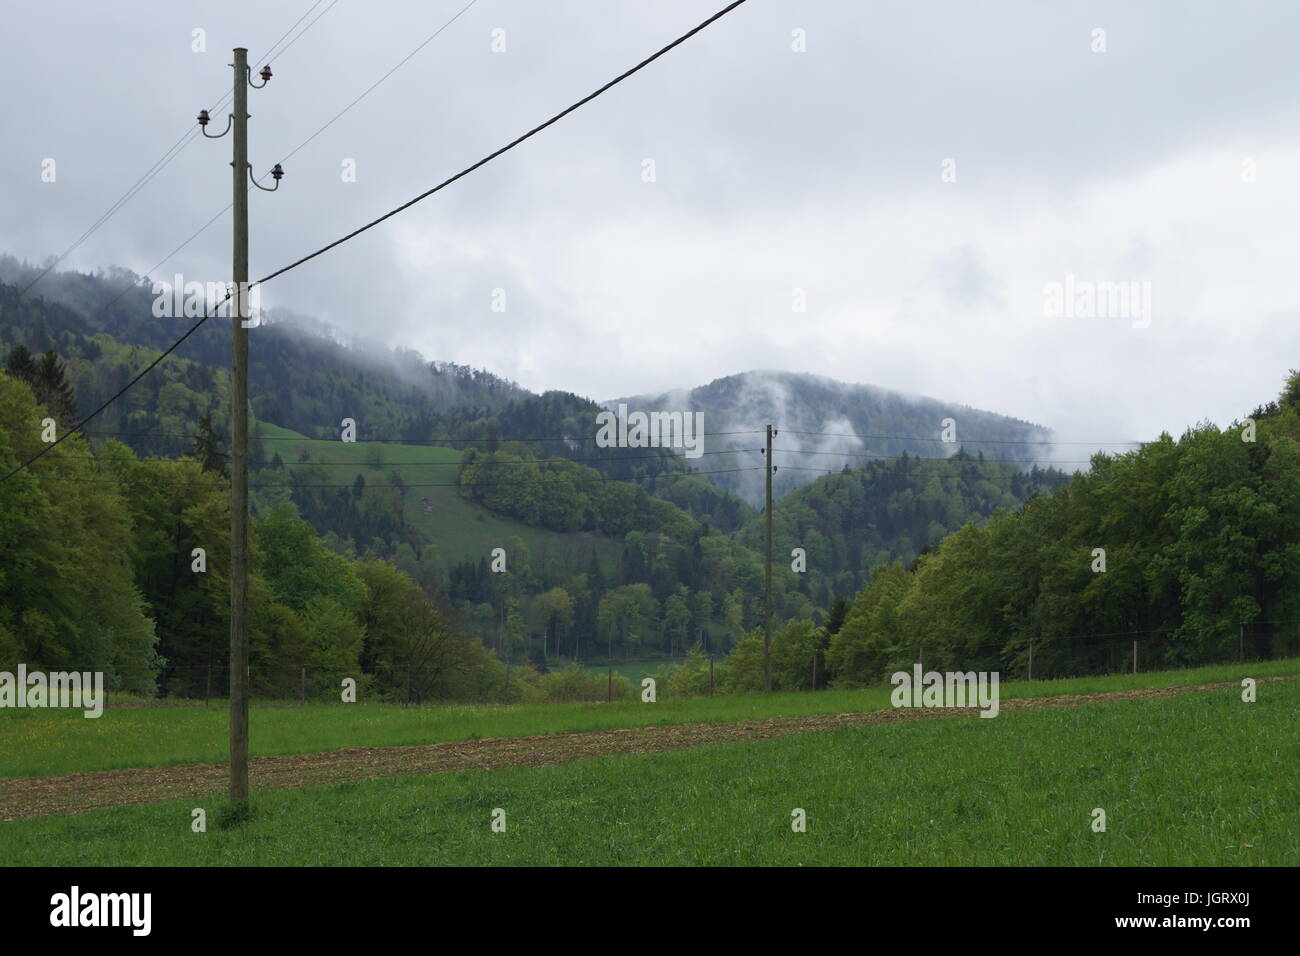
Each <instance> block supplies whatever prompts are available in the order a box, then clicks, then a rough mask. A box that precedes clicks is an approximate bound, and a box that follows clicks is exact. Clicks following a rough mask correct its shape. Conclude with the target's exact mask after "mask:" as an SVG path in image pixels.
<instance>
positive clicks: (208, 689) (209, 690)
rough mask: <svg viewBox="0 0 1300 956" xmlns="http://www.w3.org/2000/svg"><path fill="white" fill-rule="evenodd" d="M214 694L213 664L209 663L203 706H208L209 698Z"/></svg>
mask: <svg viewBox="0 0 1300 956" xmlns="http://www.w3.org/2000/svg"><path fill="white" fill-rule="evenodd" d="M211 696H212V665H211V664H209V665H208V683H207V686H206V687H205V688H204V690H203V706H204V707H206V706H208V698H209V697H211Z"/></svg>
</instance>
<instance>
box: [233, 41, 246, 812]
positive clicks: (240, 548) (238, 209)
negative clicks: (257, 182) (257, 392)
mask: <svg viewBox="0 0 1300 956" xmlns="http://www.w3.org/2000/svg"><path fill="white" fill-rule="evenodd" d="M234 110H235V112H234V114H233V116H232V119H231V123H232V129H233V130H234V134H235V142H234V161H233V162H232V163H231V165H232V166H233V167H234V176H233V182H234V187H235V204H234V213H235V245H234V277H233V278H234V283H235V298H234V303H233V305H232V308H231V310H230V329H231V333H232V337H231V343H232V344H231V356H230V359H231V361H230V369H231V376H230V417H231V423H230V492H231V501H230V802H231V803H235V804H240V803H247V802H248V641H247V639H246V638H247V635H246V629H245V620H244V617H245V615H246V614H247V612H248V329H247V327H245V325H244V317H245V316H247V314H248V302H247V299H246V296H247V295H248V187H247V186H245V185H244V177H245V176H246V175H247V173H245V170H246V169H247V168H248V50H246V49H245V48H244V47H242V46H241V47H236V48H235V104H234Z"/></svg>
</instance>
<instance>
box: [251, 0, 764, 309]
mask: <svg viewBox="0 0 1300 956" xmlns="http://www.w3.org/2000/svg"><path fill="white" fill-rule="evenodd" d="M746 2H747V0H733V2H732V3H730V4H728V5H727V6H725V7H723V8H722V9H721V10H719V11H718V12H717V13H715V14H713V16H711V17H709V18H708V19H707V20H704V21H703V22H702V23H700V24H699V25H697V26H695V27H693V28H692V29H690V30H688V31H687V32H686V33H683V34H682V35H681V36H679V37H678V38H677V39H676V40H673V41H672V42H671V43H669V44H668V45H667V46H665V47H663V48H662V49H660V50H659V51H658V52H656V53H652V54H651V55H650V56H648V57H646V58H645V59H644V60H642V61H641V62H640V63H638V64H637V65H636V66H634V67H632V68H631V69H629V70H626V71H624V72H623V73H620V74H619V75H618V76H616V77H614V79H612V80H610V81H609V82H608V83H606V84H605V85H604V86H602V87H600V88H599V89H597V90H595V91H593V92H591V93H588V94H587V95H586V96H584V97H583V98H582V99H580V100H578V101H577V102H576V103H574V104H573V105H571V106H567V107H565V108H564V109H562V110H561V111H560V112H558V113H556V114H555V115H554V116H552V117H551V118H550V119H548V120H546V121H545V122H543V123H540V124H538V125H537V126H534V127H533V128H532V129H530V130H529V131H528V132H526V133H524V134H523V135H522V136H519V137H517V138H516V139H513V140H511V141H510V142H509V143H506V145H504V146H502V147H501V148H500V149H498V150H495V151H494V152H491V153H489V154H488V155H487V156H484V157H483V158H482V159H480V160H479V161H478V162H476V163H474V164H472V165H470V166H466V167H465V168H464V169H462V170H461V171H460V172H458V173H456V174H455V175H453V176H450V177H448V178H447V179H444V180H443V181H442V182H440V183H439V184H438V185H436V186H434V187H433V188H432V189H427V190H425V191H424V192H422V193H420V194H419V195H418V196H416V197H415V198H413V199H410V200H408V201H407V202H404V203H402V204H401V205H400V206H398V207H396V208H395V209H391V210H389V211H388V212H386V213H384V214H383V215H382V216H379V217H378V218H376V219H372V220H371V221H370V222H368V223H366V224H365V225H364V226H361V227H360V228H358V229H354V230H352V231H351V232H349V233H348V234H347V235H345V236H342V237H340V238H338V239H335V240H334V241H333V242H330V243H327V244H326V245H324V246H321V247H320V248H319V249H317V250H316V251H315V252H311V253H308V254H307V255H305V256H303V257H302V258H301V259H297V260H295V261H293V262H291V263H289V264H288V265H287V266H283V267H281V268H279V269H276V270H275V271H274V272H272V273H270V274H268V275H266V276H263V277H262V278H261V279H258V280H257V281H256V282H254V283H252V285H254V286H256V285H261V284H262V283H263V282H269V281H271V280H272V279H274V278H276V277H277V276H281V275H284V274H285V273H286V272H289V271H290V270H292V269H296V268H298V267H299V266H301V265H303V264H305V263H307V262H310V261H311V260H312V259H315V258H316V257H317V256H321V255H324V254H325V253H326V252H329V251H330V250H331V249H333V248H335V247H337V246H341V245H342V244H343V243H345V242H347V241H348V240H350V239H354V238H356V237H357V236H359V235H361V234H362V233H363V232H366V231H367V230H369V229H373V228H374V227H375V226H377V225H379V224H380V223H381V222H384V221H385V220H387V219H391V218H392V217H393V216H396V215H397V214H398V213H399V212H404V211H405V210H407V209H410V208H411V207H412V206H414V205H415V204H416V203H418V202H421V201H423V200H425V199H428V198H429V197H430V196H432V195H433V194H434V193H436V192H439V191H440V190H442V189H445V188H446V187H448V186H450V185H451V184H452V183H454V182H456V180H458V179H462V178H464V177H465V176H468V175H469V174H470V173H472V172H474V171H475V170H476V169H478V168H480V167H481V166H485V165H487V164H488V163H490V162H492V160H494V159H496V158H497V157H498V156H501V155H503V154H505V153H508V152H509V151H510V150H512V149H514V148H515V147H516V146H518V145H519V144H520V143H523V142H525V141H526V140H529V139H531V138H532V137H534V136H536V135H537V134H538V133H540V132H541V131H542V130H544V129H546V128H547V127H548V126H552V125H554V124H555V123H558V122H559V121H560V120H562V119H563V118H564V117H566V116H568V115H569V114H570V113H572V112H573V111H574V110H577V109H579V108H581V107H583V106H585V105H586V104H587V103H590V102H591V101H592V100H594V99H595V98H596V97H598V96H600V95H601V94H602V93H605V92H606V91H608V90H610V89H612V88H613V87H615V86H617V85H618V84H619V83H622V82H623V81H624V80H626V79H627V78H628V77H630V76H632V75H633V74H636V73H639V72H640V71H641V70H643V69H645V68H646V67H647V66H649V65H650V64H651V63H653V62H654V61H655V60H657V59H659V58H660V57H661V56H663V55H664V54H665V53H667V52H668V51H670V50H672V49H674V48H675V47H678V46H680V45H681V44H683V43H685V42H686V41H687V40H689V39H690V38H691V37H693V36H695V34H697V33H699V32H700V31H701V30H703V29H705V28H706V27H708V26H709V25H710V24H712V23H714V22H715V21H717V20H719V19H721V18H722V17H724V16H726V15H727V14H728V13H730V12H731V11H732V10H734V9H736V7H738V6H740V5H741V4H743V3H746Z"/></svg>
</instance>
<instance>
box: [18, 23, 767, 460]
mask: <svg viewBox="0 0 1300 956" xmlns="http://www.w3.org/2000/svg"><path fill="white" fill-rule="evenodd" d="M746 2H747V0H733V2H732V3H730V4H728V5H727V6H726V7H724V8H722V9H721V10H720V11H718V12H717V13H715V14H713V15H712V16H711V17H709V18H708V19H706V20H704V21H703V22H701V23H700V24H698V25H697V26H695V27H693V28H692V29H690V30H688V31H687V32H686V33H684V34H682V35H681V36H680V37H678V38H677V39H675V40H673V41H672V42H671V43H669V44H667V45H666V46H664V47H662V48H661V49H660V50H659V51H658V52H656V53H652V54H651V55H650V56H648V57H646V58H645V59H644V60H642V61H641V62H640V63H638V64H636V65H635V66H633V67H632V68H631V69H629V70H626V71H624V72H623V73H621V74H619V75H618V76H616V77H615V78H614V79H612V80H610V81H609V82H608V83H606V84H604V85H603V86H601V87H600V88H599V89H597V90H595V91H594V92H592V93H589V94H587V95H586V96H584V97H583V98H582V99H580V100H578V101H577V102H576V103H574V104H572V105H571V106H568V107H565V108H564V109H563V110H561V111H560V112H558V113H556V114H555V115H554V116H552V117H551V118H550V119H548V120H546V121H544V122H542V123H540V124H539V125H537V126H535V127H533V128H532V129H531V130H529V131H528V132H526V133H524V134H523V135H522V136H519V137H517V138H515V139H514V140H511V141H510V142H509V143H507V144H506V145H505V146H502V147H501V148H500V149H497V150H495V151H493V152H491V153H489V154H488V155H487V156H485V157H484V158H483V159H480V160H479V161H478V162H476V163H473V164H472V165H470V166H467V167H465V168H464V169H462V170H461V171H460V172H458V173H456V174H455V175H453V176H450V177H449V178H447V179H445V180H443V181H442V182H441V183H439V184H438V185H436V186H434V187H433V188H432V189H428V190H425V191H424V192H422V193H420V195H418V196H416V197H415V198H414V199H411V200H409V201H407V202H405V203H403V204H402V205H400V206H398V207H396V208H395V209H392V210H390V211H388V212H386V213H384V214H383V215H382V216H380V217H378V218H377V219H374V220H371V221H370V222H368V223H366V224H365V225H364V226H361V227H360V228H359V229H354V230H353V231H352V232H350V233H348V234H347V235H345V236H343V237H341V238H339V239H335V240H334V241H333V242H331V243H328V244H327V245H324V246H322V247H321V248H319V249H317V250H316V251H315V252H312V253H309V254H307V255H305V256H303V257H302V258H300V259H297V260H295V261H294V262H291V263H289V265H287V266H283V267H281V268H279V269H276V270H275V271H274V272H272V273H270V274H268V275H266V276H263V277H262V278H261V279H258V280H257V281H255V282H252V283H249V286H248V288H249V289H252V288H253V287H255V286H259V285H262V284H263V283H266V282H269V281H271V280H272V279H274V278H276V277H277V276H281V275H284V274H285V273H286V272H289V271H291V270H293V269H296V268H298V267H299V266H301V265H303V264H304V263H307V262H310V261H311V260H312V259H315V258H316V257H318V256H321V255H323V254H324V253H326V252H328V251H329V250H331V249H333V248H335V247H337V246H340V245H342V244H343V243H345V242H347V241H348V240H350V239H353V238H355V237H356V236H359V235H360V234H361V233H363V232H366V231H367V230H369V229H372V228H374V227H375V226H377V225H379V224H380V223H381V222H384V221H385V220H387V219H390V218H392V217H393V216H395V215H397V214H398V213H399V212H402V211H404V210H406V209H409V208H410V207H411V206H414V205H415V204H416V203H418V202H421V201H422V200H424V199H427V198H428V197H430V196H432V195H433V194H434V193H436V192H439V191H440V190H442V189H445V188H446V187H447V186H449V185H451V184H452V183H454V182H456V181H457V180H459V179H462V178H464V177H465V176H468V175H469V174H470V173H472V172H474V171H475V170H477V169H479V168H481V167H482V166H484V165H486V164H487V163H490V162H491V161H492V160H494V159H496V158H497V157H499V156H501V155H503V154H505V153H507V152H509V151H510V150H512V149H514V148H515V147H516V146H518V145H519V144H520V143H523V142H525V141H526V140H528V139H531V138H532V137H533V136H536V135H537V134H538V133H540V132H541V131H542V130H544V129H546V128H547V127H549V126H552V125H554V124H555V123H557V122H559V121H560V120H561V119H563V118H564V117H565V116H568V115H569V114H570V113H572V112H573V111H574V110H577V109H579V108H580V107H582V106H584V105H586V104H587V103H590V102H591V101H592V100H594V99H595V98H596V97H598V96H600V95H601V94H603V93H605V92H606V91H608V90H610V89H612V88H613V87H615V86H617V85H618V84H619V83H622V82H623V81H624V80H626V79H627V78H628V77H630V76H633V75H634V74H636V73H638V72H640V71H641V70H643V69H645V67H647V66H649V65H650V64H651V63H653V62H654V61H655V60H657V59H659V58H660V57H661V56H663V55H664V54H665V53H667V52H668V51H670V50H672V49H674V48H676V47H678V46H680V45H681V44H682V43H685V42H686V41H687V40H688V39H690V38H691V37H693V36H694V35H695V34H697V33H699V32H700V31H701V30H703V29H704V28H705V27H707V26H709V25H710V24H712V23H714V22H715V21H717V20H718V19H720V18H721V17H723V16H725V15H726V14H728V13H730V12H731V11H732V10H734V9H736V8H737V7H739V6H740V5H741V4H743V3H746ZM230 297H231V293H230V292H227V293H226V295H225V297H224V298H222V299H221V300H220V301H219V302H218V303H217V305H216V307H215V308H214V309H213V310H212V311H210V312H209V313H208V314H206V315H204V316H203V317H202V318H200V319H199V321H198V322H196V323H194V325H192V326H191V327H190V328H189V330H188V331H187V332H186V333H185V334H184V335H182V336H181V337H180V338H179V339H177V340H176V341H175V342H174V343H172V345H170V346H169V347H168V348H167V349H166V350H165V351H164V352H163V353H162V354H161V355H159V356H158V358H156V359H154V361H153V362H151V363H150V364H149V365H148V366H147V367H146V368H145V369H144V370H143V371H142V372H140V374H139V375H137V376H136V377H135V378H133V379H131V381H129V382H128V383H127V384H126V385H124V386H123V387H122V388H121V389H119V390H118V392H117V393H116V394H115V395H114V396H113V397H112V398H110V399H109V400H108V401H107V402H105V403H104V404H103V405H101V406H99V408H97V409H95V411H93V412H92V413H91V414H90V415H88V416H87V417H86V418H83V419H82V420H81V421H80V422H78V423H77V424H76V425H75V426H73V428H72V430H71V431H68V432H65V433H64V434H63V435H62V436H60V437H59V438H58V439H57V440H56V441H55V442H53V443H51V444H49V445H47V446H46V447H45V448H44V449H42V450H41V451H39V452H37V453H36V455H34V456H33V457H32V458H30V459H28V460H27V461H26V462H23V463H22V464H20V465H18V466H17V467H16V468H14V469H13V470H12V471H10V472H9V473H8V474H7V475H5V476H4V478H0V481H7V480H9V478H11V477H13V476H14V475H15V474H17V473H18V472H19V471H21V470H22V469H23V468H26V467H28V466H29V465H31V463H32V462H34V461H36V460H37V459H38V458H40V457H41V456H43V455H45V454H46V453H47V452H49V451H50V449H52V448H54V447H55V445H57V444H58V443H59V442H62V441H63V440H64V439H65V438H67V436H68V435H70V434H73V433H75V432H77V431H80V430H81V428H82V426H83V425H84V424H85V423H86V422H87V421H89V420H90V419H92V418H94V417H95V416H96V415H98V414H100V413H101V412H102V411H103V410H104V409H105V408H107V407H108V406H109V405H110V404H112V403H113V402H114V401H116V400H117V399H118V398H120V397H121V396H122V395H123V394H125V392H126V391H127V389H129V388H131V387H132V386H133V385H135V383H136V382H138V381H140V379H142V378H143V377H144V376H145V375H147V374H148V373H149V372H150V371H152V370H153V369H154V368H155V367H156V366H157V365H158V363H159V362H161V361H162V360H163V359H164V358H166V357H167V356H168V355H170V354H171V353H172V352H173V351H175V350H176V348H177V347H178V346H180V344H181V343H182V342H184V341H185V340H186V339H188V338H189V337H190V336H191V335H193V334H194V333H195V332H196V331H198V329H199V327H200V326H202V325H203V324H204V323H205V322H207V320H208V319H209V318H211V317H212V315H213V314H214V313H215V311H216V309H217V308H220V307H221V306H222V305H223V304H224V303H225V302H226V301H228V300H229V299H230Z"/></svg>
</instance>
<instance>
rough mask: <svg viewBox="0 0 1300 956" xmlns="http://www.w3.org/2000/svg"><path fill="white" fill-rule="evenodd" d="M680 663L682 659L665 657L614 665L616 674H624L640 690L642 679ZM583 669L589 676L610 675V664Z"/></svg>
mask: <svg viewBox="0 0 1300 956" xmlns="http://www.w3.org/2000/svg"><path fill="white" fill-rule="evenodd" d="M679 663H681V661H680V659H672V658H668V657H665V658H663V659H662V660H655V661H632V662H629V663H623V664H617V663H616V664H615V665H614V673H615V674H622V675H623V676H624V677H626V678H627V679H628V680H629V681H631V682H632V685H633V686H634V687H637V688H640V686H641V678H643V677H649V676H650V675H651V674H654V673H656V672H658V671H660V670H662V669H663V668H664V667H668V666H671V665H673V664H679ZM582 669H583V670H585V671H586V672H587V673H588V674H597V675H600V676H602V677H603V676H604V675H605V674H607V673H609V665H608V664H605V665H597V664H586V665H583V668H582Z"/></svg>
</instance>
